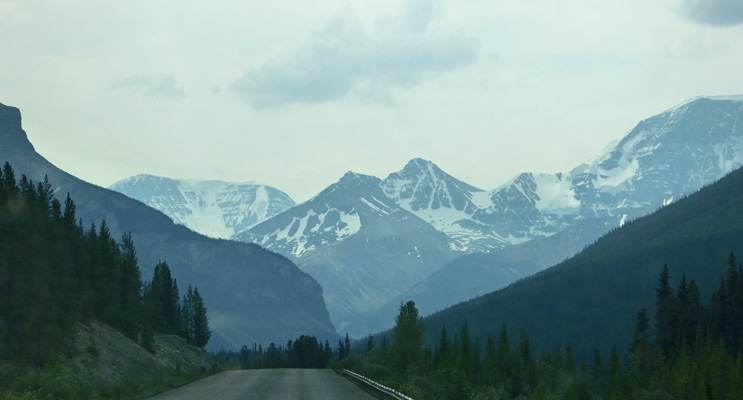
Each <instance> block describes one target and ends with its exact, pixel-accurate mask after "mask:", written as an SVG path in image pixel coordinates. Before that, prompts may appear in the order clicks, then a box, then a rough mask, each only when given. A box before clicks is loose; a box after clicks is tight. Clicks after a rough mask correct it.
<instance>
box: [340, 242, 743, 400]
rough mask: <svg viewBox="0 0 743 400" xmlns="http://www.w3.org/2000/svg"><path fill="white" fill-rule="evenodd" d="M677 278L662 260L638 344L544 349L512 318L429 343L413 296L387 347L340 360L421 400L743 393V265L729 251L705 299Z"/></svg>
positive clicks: (367, 345)
mask: <svg viewBox="0 0 743 400" xmlns="http://www.w3.org/2000/svg"><path fill="white" fill-rule="evenodd" d="M670 278H671V276H670V272H669V268H668V267H667V266H664V267H663V268H662V270H661V272H660V275H659V278H658V281H657V287H656V288H655V290H654V292H655V293H654V294H655V299H656V302H655V303H656V307H655V312H654V313H653V315H652V321H651V320H650V317H649V314H648V311H647V310H646V309H644V308H643V309H641V310H638V312H637V316H636V326H635V330H634V333H633V335H632V337H631V338H629V339H628V341H629V342H630V346H629V347H628V348H627V349H622V350H621V351H620V350H618V349H617V347H616V346H614V347H612V348H611V349H607V350H608V354H609V356H608V358H607V359H602V357H601V355H600V351H599V349H596V350H595V352H594V355H593V357H592V358H591V359H590V360H588V361H579V360H578V359H577V358H576V357H575V355H574V353H573V350H572V349H571V347H570V346H566V347H560V346H558V347H556V348H555V349H553V350H551V351H544V352H541V354H537V352H536V351H535V350H534V346H533V345H532V343H531V340H530V339H529V336H528V335H527V334H526V332H525V331H524V330H519V334H518V337H517V338H515V339H516V340H514V338H512V337H511V336H510V335H509V333H508V330H507V329H506V326H505V325H503V326H502V328H501V329H500V331H499V332H498V333H497V334H495V333H494V334H489V335H487V337H486V338H485V339H484V340H482V341H481V340H480V339H479V338H473V336H472V335H471V334H470V329H469V326H468V324H467V323H466V322H465V323H464V324H463V325H461V326H460V327H459V329H458V330H456V331H455V332H450V331H448V330H447V328H446V326H444V327H443V328H442V330H441V331H440V332H439V339H438V341H437V342H436V344H435V345H432V346H430V345H429V346H424V342H423V336H424V331H425V326H424V323H423V319H421V318H420V317H419V316H418V313H417V310H416V309H415V303H413V302H408V303H406V304H404V305H401V307H400V314H399V315H398V317H397V319H396V326H395V328H394V330H393V332H392V337H391V344H390V345H389V346H388V345H387V339H386V337H385V338H384V339H383V340H384V343H382V345H381V346H374V345H373V342H372V338H371V337H370V338H369V339H368V340H367V341H365V342H363V341H362V342H359V343H358V344H357V346H356V347H355V348H354V350H355V351H354V353H355V354H356V355H351V356H350V357H348V358H346V359H344V360H342V361H340V362H339V363H337V364H336V365H335V366H336V367H337V368H347V369H350V370H353V371H355V372H358V373H361V374H362V375H365V376H367V377H369V378H371V379H374V380H377V381H378V382H380V383H382V384H384V385H387V386H390V387H393V388H397V389H399V390H400V391H402V392H403V393H406V394H407V395H409V396H411V397H413V398H415V399H418V400H420V399H690V400H691V399H710V400H712V399H741V398H743V264H736V258H735V256H734V255H733V254H732V253H730V255H729V257H728V268H727V272H726V273H725V275H724V276H723V277H722V278H721V279H720V281H719V289H718V290H717V291H715V292H714V293H713V294H712V296H711V299H710V301H709V302H707V304H706V305H705V304H703V302H702V299H701V296H700V291H699V287H698V286H697V284H696V282H695V281H694V280H692V281H687V278H686V276H682V277H681V278H680V284H679V285H678V288H677V289H675V290H674V289H673V287H672V285H671V283H670V282H671V279H670ZM576 335H580V332H576ZM362 354H363V355H362Z"/></svg>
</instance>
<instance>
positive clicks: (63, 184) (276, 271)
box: [0, 104, 338, 349]
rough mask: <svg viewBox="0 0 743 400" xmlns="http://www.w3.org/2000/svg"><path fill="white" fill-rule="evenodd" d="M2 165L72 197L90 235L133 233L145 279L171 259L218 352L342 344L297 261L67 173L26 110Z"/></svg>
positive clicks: (14, 117)
mask: <svg viewBox="0 0 743 400" xmlns="http://www.w3.org/2000/svg"><path fill="white" fill-rule="evenodd" d="M0 162H2V163H5V162H9V163H10V164H11V165H12V167H13V169H14V170H15V173H16V176H18V177H20V176H21V174H23V175H26V176H27V177H28V178H29V179H32V180H34V181H36V182H40V181H42V180H43V179H44V177H45V176H48V178H49V180H50V182H51V183H52V184H53V191H54V194H55V196H57V197H59V198H60V201H62V202H64V199H65V196H66V195H67V193H69V194H70V196H71V197H72V199H73V200H74V202H75V205H76V212H77V216H78V217H80V218H81V220H82V223H83V224H85V228H86V229H87V227H88V226H90V225H91V224H95V225H96V226H98V225H99V224H100V223H101V221H102V220H104V219H105V220H106V223H107V225H108V227H109V230H110V231H111V234H112V235H113V236H114V237H116V238H119V237H121V235H122V234H124V233H131V236H132V238H133V239H134V243H135V246H136V250H137V256H138V259H139V265H140V268H141V270H142V277H143V279H144V280H149V279H151V276H152V273H153V270H154V267H155V265H156V264H157V262H158V261H159V260H165V261H167V263H168V264H169V266H170V268H171V270H172V271H173V274H174V275H175V276H176V277H177V279H178V282H179V284H180V285H182V287H181V292H182V293H185V287H186V286H187V285H188V284H192V285H195V286H197V287H198V289H199V291H200V293H201V295H202V297H203V298H204V301H205V303H206V307H207V309H208V313H209V322H210V327H211V329H212V340H211V341H210V343H209V346H210V347H211V348H213V349H219V348H220V347H225V348H232V349H236V348H239V347H240V346H242V345H250V344H253V343H263V344H267V343H270V342H277V341H278V342H279V343H282V342H281V341H282V340H284V341H285V340H289V339H296V338H297V337H298V336H299V335H307V334H310V335H314V336H316V337H318V338H322V339H328V340H331V341H332V340H334V339H337V338H338V335H337V333H336V332H335V329H334V328H333V326H332V325H331V322H330V319H329V315H328V311H327V309H326V307H325V303H324V300H323V297H322V288H321V286H320V285H319V284H318V283H317V281H315V280H314V279H313V278H312V277H310V276H309V275H307V274H306V273H304V272H302V271H300V270H299V269H298V268H297V267H296V265H294V264H293V263H292V262H291V261H290V260H288V259H286V258H285V257H283V256H281V255H278V254H275V253H271V252H269V251H266V250H264V249H262V248H260V247H259V246H256V245H252V244H247V243H238V242H234V241H227V240H216V239H211V238H208V237H206V236H203V235H201V234H199V233H196V232H193V231H191V230H189V229H187V228H186V227H183V226H179V225H176V224H174V223H173V221H172V220H171V219H170V218H169V217H168V216H166V215H165V214H163V213H161V212H159V211H157V210H155V209H153V208H150V207H148V206H146V205H144V204H143V203H141V202H139V201H136V200H132V199H130V198H128V197H126V196H124V195H122V194H120V193H118V192H115V191H112V190H108V189H104V188H101V187H98V186H95V185H92V184H90V183H87V182H84V181H82V180H80V179H78V178H76V177H74V176H72V175H70V174H68V173H66V172H64V171H62V170H60V169H59V168H57V167H55V166H54V165H53V164H51V163H50V162H49V161H47V160H46V159H45V158H44V157H42V156H41V155H40V154H38V153H37V152H36V151H35V149H34V147H33V145H32V144H31V142H30V141H29V140H28V137H27V135H26V132H25V131H24V130H23V129H22V127H21V113H20V111H19V110H18V109H17V108H14V107H9V106H5V105H2V104H0Z"/></svg>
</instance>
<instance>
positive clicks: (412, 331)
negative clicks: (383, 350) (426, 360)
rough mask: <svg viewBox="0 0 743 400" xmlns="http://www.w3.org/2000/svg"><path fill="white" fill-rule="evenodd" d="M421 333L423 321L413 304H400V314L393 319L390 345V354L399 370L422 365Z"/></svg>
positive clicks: (410, 302)
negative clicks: (393, 324) (391, 342)
mask: <svg viewBox="0 0 743 400" xmlns="http://www.w3.org/2000/svg"><path fill="white" fill-rule="evenodd" d="M423 333H424V327H423V319H422V318H421V317H420V315H419V314H418V309H417V308H416V307H415V302H413V301H408V302H407V303H405V304H400V313H399V314H398V315H397V317H396V318H395V328H394V330H393V344H392V353H393V354H394V356H395V359H396V361H397V363H396V364H397V365H396V366H397V368H398V369H399V370H405V369H407V368H408V367H410V366H416V367H420V366H421V365H422V362H423Z"/></svg>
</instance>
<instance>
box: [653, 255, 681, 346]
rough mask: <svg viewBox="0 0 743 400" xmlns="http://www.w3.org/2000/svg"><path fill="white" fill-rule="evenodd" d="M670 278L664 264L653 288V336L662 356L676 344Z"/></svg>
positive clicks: (674, 309) (674, 311)
mask: <svg viewBox="0 0 743 400" xmlns="http://www.w3.org/2000/svg"><path fill="white" fill-rule="evenodd" d="M670 280H671V276H670V274H669V272H668V265H664V266H663V270H662V271H661V273H660V277H659V278H658V287H657V288H656V289H655V292H656V295H657V297H656V302H655V306H656V311H655V337H656V342H657V344H658V346H659V347H660V349H661V351H662V352H663V356H664V357H668V356H669V354H671V352H672V351H673V350H674V348H675V346H676V340H675V339H676V331H677V330H676V328H677V327H676V325H677V320H676V304H675V301H674V295H673V289H672V288H671V283H670Z"/></svg>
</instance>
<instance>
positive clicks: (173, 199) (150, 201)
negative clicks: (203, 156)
mask: <svg viewBox="0 0 743 400" xmlns="http://www.w3.org/2000/svg"><path fill="white" fill-rule="evenodd" d="M110 189H112V190H116V191H118V192H121V193H123V194H125V195H127V196H129V197H131V198H133V199H136V200H139V201H141V202H143V203H145V204H147V205H148V206H150V207H152V208H155V209H157V210H160V211H162V212H163V213H165V214H166V215H168V216H170V217H171V218H172V219H173V221H174V222H176V223H178V224H181V225H185V226H187V227H188V228H190V229H192V230H194V231H196V232H199V233H202V234H204V235H207V236H211V237H215V238H222V239H228V238H230V237H232V235H234V234H235V232H239V231H241V230H244V229H247V228H249V227H251V226H253V225H255V224H257V223H259V222H261V221H263V220H266V219H268V218H270V217H272V216H274V215H276V214H278V213H280V212H281V211H284V210H285V209H287V208H290V207H292V206H294V204H295V203H294V201H293V200H292V199H291V198H290V197H289V195H287V194H286V193H284V192H282V191H280V190H278V189H275V188H272V187H270V186H266V185H261V184H257V183H255V182H240V183H233V182H224V181H219V180H207V181H198V180H190V179H171V178H163V177H159V176H154V175H146V174H142V175H137V176H133V177H131V178H127V179H123V180H121V181H118V182H116V183H114V184H113V185H111V187H110Z"/></svg>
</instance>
